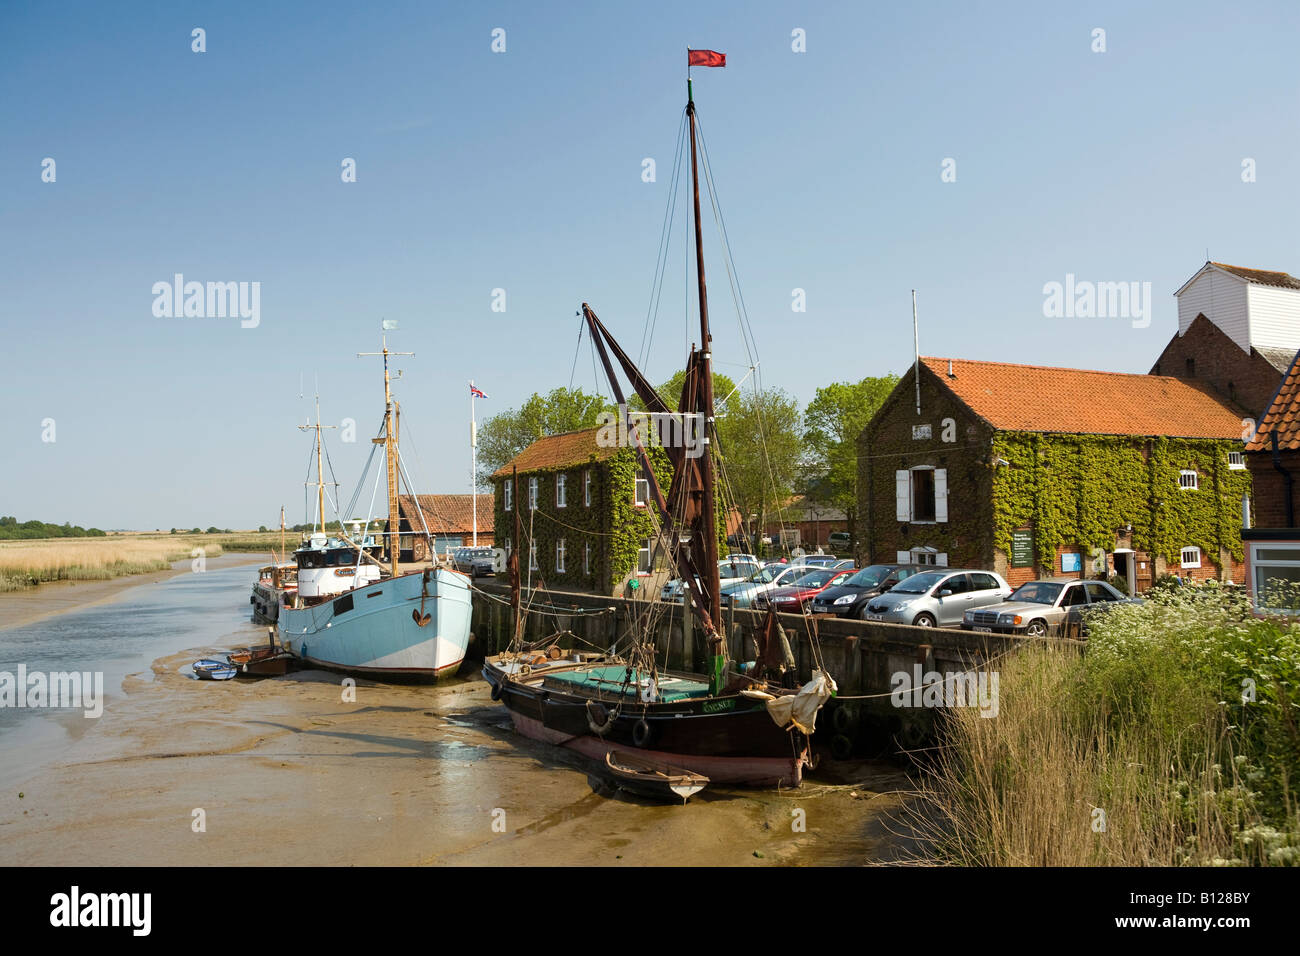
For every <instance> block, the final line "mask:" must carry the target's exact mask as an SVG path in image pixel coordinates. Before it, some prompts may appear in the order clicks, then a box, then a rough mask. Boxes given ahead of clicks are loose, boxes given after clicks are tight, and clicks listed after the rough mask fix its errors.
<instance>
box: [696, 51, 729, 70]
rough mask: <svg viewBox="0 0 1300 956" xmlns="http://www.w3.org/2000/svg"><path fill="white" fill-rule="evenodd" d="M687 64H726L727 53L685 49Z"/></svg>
mask: <svg viewBox="0 0 1300 956" xmlns="http://www.w3.org/2000/svg"><path fill="white" fill-rule="evenodd" d="M686 65H687V66H726V65H727V54H725V53H716V52H714V51H713V50H687V51H686Z"/></svg>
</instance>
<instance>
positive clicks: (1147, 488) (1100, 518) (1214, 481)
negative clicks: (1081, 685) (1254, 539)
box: [993, 432, 1250, 568]
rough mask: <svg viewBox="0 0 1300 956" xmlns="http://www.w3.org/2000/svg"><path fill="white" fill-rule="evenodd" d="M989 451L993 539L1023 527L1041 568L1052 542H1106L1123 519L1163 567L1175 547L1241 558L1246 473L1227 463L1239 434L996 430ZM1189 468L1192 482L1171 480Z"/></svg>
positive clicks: (1049, 562)
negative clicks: (999, 463) (994, 460)
mask: <svg viewBox="0 0 1300 956" xmlns="http://www.w3.org/2000/svg"><path fill="white" fill-rule="evenodd" d="M993 449H994V453H995V454H996V455H997V456H998V457H999V458H1002V459H1004V460H1005V461H1007V462H1008V463H1009V464H1008V465H1007V466H1003V467H999V468H997V469H996V471H995V474H994V481H993V511H994V517H995V525H994V544H995V546H996V547H997V548H999V549H1001V550H1003V551H1009V550H1010V548H1011V534H1012V532H1013V531H1015V530H1016V529H1017V528H1021V527H1024V526H1027V525H1032V527H1033V529H1034V548H1035V552H1036V555H1037V560H1038V563H1039V565H1040V566H1041V567H1044V568H1051V567H1052V566H1053V563H1054V561H1055V555H1056V548H1057V547H1058V546H1074V545H1081V546H1084V547H1089V548H1104V549H1107V550H1110V549H1112V548H1114V546H1115V540H1116V535H1117V533H1118V532H1119V530H1120V529H1122V528H1125V527H1126V526H1128V525H1132V527H1133V533H1132V540H1133V547H1134V548H1135V549H1136V550H1138V551H1146V552H1148V553H1150V554H1151V555H1152V556H1153V557H1154V556H1160V557H1162V558H1164V559H1165V561H1166V562H1169V563H1170V564H1172V565H1177V564H1178V562H1179V557H1180V553H1181V551H1182V549H1183V548H1186V547H1191V546H1195V547H1198V548H1200V549H1201V554H1202V555H1203V558H1204V559H1208V560H1210V561H1213V562H1214V563H1215V564H1218V563H1219V556H1220V550H1221V549H1222V550H1224V551H1226V552H1228V553H1229V554H1230V555H1231V556H1232V557H1233V558H1234V559H1235V560H1237V561H1241V560H1242V559H1243V556H1244V555H1243V550H1242V544H1241V498H1242V495H1245V494H1249V493H1250V473H1249V472H1247V471H1245V470H1242V469H1231V468H1229V467H1228V453H1229V452H1231V451H1240V450H1241V443H1240V442H1238V441H1233V440H1228V439H1221V440H1214V439H1179V438H1129V437H1118V436H1100V435H1047V434H1039V433H1027V432H998V433H997V434H996V436H995V438H994V441H993ZM1185 469H1186V470H1190V471H1195V472H1196V474H1197V485H1198V487H1197V489H1196V490H1190V489H1188V490H1185V489H1183V488H1181V487H1180V485H1179V475H1180V473H1181V472H1182V471H1183V470H1185Z"/></svg>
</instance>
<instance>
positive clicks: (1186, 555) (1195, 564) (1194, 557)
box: [1179, 548, 1201, 568]
mask: <svg viewBox="0 0 1300 956" xmlns="http://www.w3.org/2000/svg"><path fill="white" fill-rule="evenodd" d="M1179 562H1180V564H1181V565H1182V566H1183V567H1184V568H1199V567H1200V566H1201V549H1200V548H1183V550H1182V553H1181V555H1180V556H1179Z"/></svg>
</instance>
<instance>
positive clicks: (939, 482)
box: [934, 468, 948, 524]
mask: <svg viewBox="0 0 1300 956" xmlns="http://www.w3.org/2000/svg"><path fill="white" fill-rule="evenodd" d="M934 520H935V521H937V522H939V523H940V524H943V523H944V522H946V521H947V520H948V469H947V468H936V469H935V470H934Z"/></svg>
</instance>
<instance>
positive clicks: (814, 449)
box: [803, 374, 898, 549]
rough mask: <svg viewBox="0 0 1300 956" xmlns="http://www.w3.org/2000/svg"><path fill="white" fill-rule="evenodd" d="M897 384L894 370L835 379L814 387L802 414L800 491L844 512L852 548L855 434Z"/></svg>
mask: <svg viewBox="0 0 1300 956" xmlns="http://www.w3.org/2000/svg"><path fill="white" fill-rule="evenodd" d="M897 384H898V376H897V375H892V374H890V375H883V376H880V377H878V378H864V379H863V380H862V381H860V382H835V383H833V384H831V385H827V386H826V387H825V388H819V389H817V394H816V395H815V396H814V397H813V400H812V401H811V402H810V403H809V404H808V409H807V410H806V411H805V412H804V433H803V445H804V462H803V466H804V490H805V492H806V493H807V496H808V500H809V501H810V502H813V503H815V504H821V505H826V506H829V507H832V508H839V509H841V510H842V511H843V512H844V513H845V516H846V517H847V518H848V521H849V534H850V535H851V537H852V540H853V544H854V546H855V549H856V545H857V516H858V436H859V435H861V434H862V429H864V428H866V427H867V423H868V422H869V421H871V417H872V416H873V415H875V414H876V412H877V411H879V409H880V406H881V405H882V404H884V401H885V399H886V398H887V397H888V396H889V393H890V392H892V391H893V390H894V386H895V385H897Z"/></svg>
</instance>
